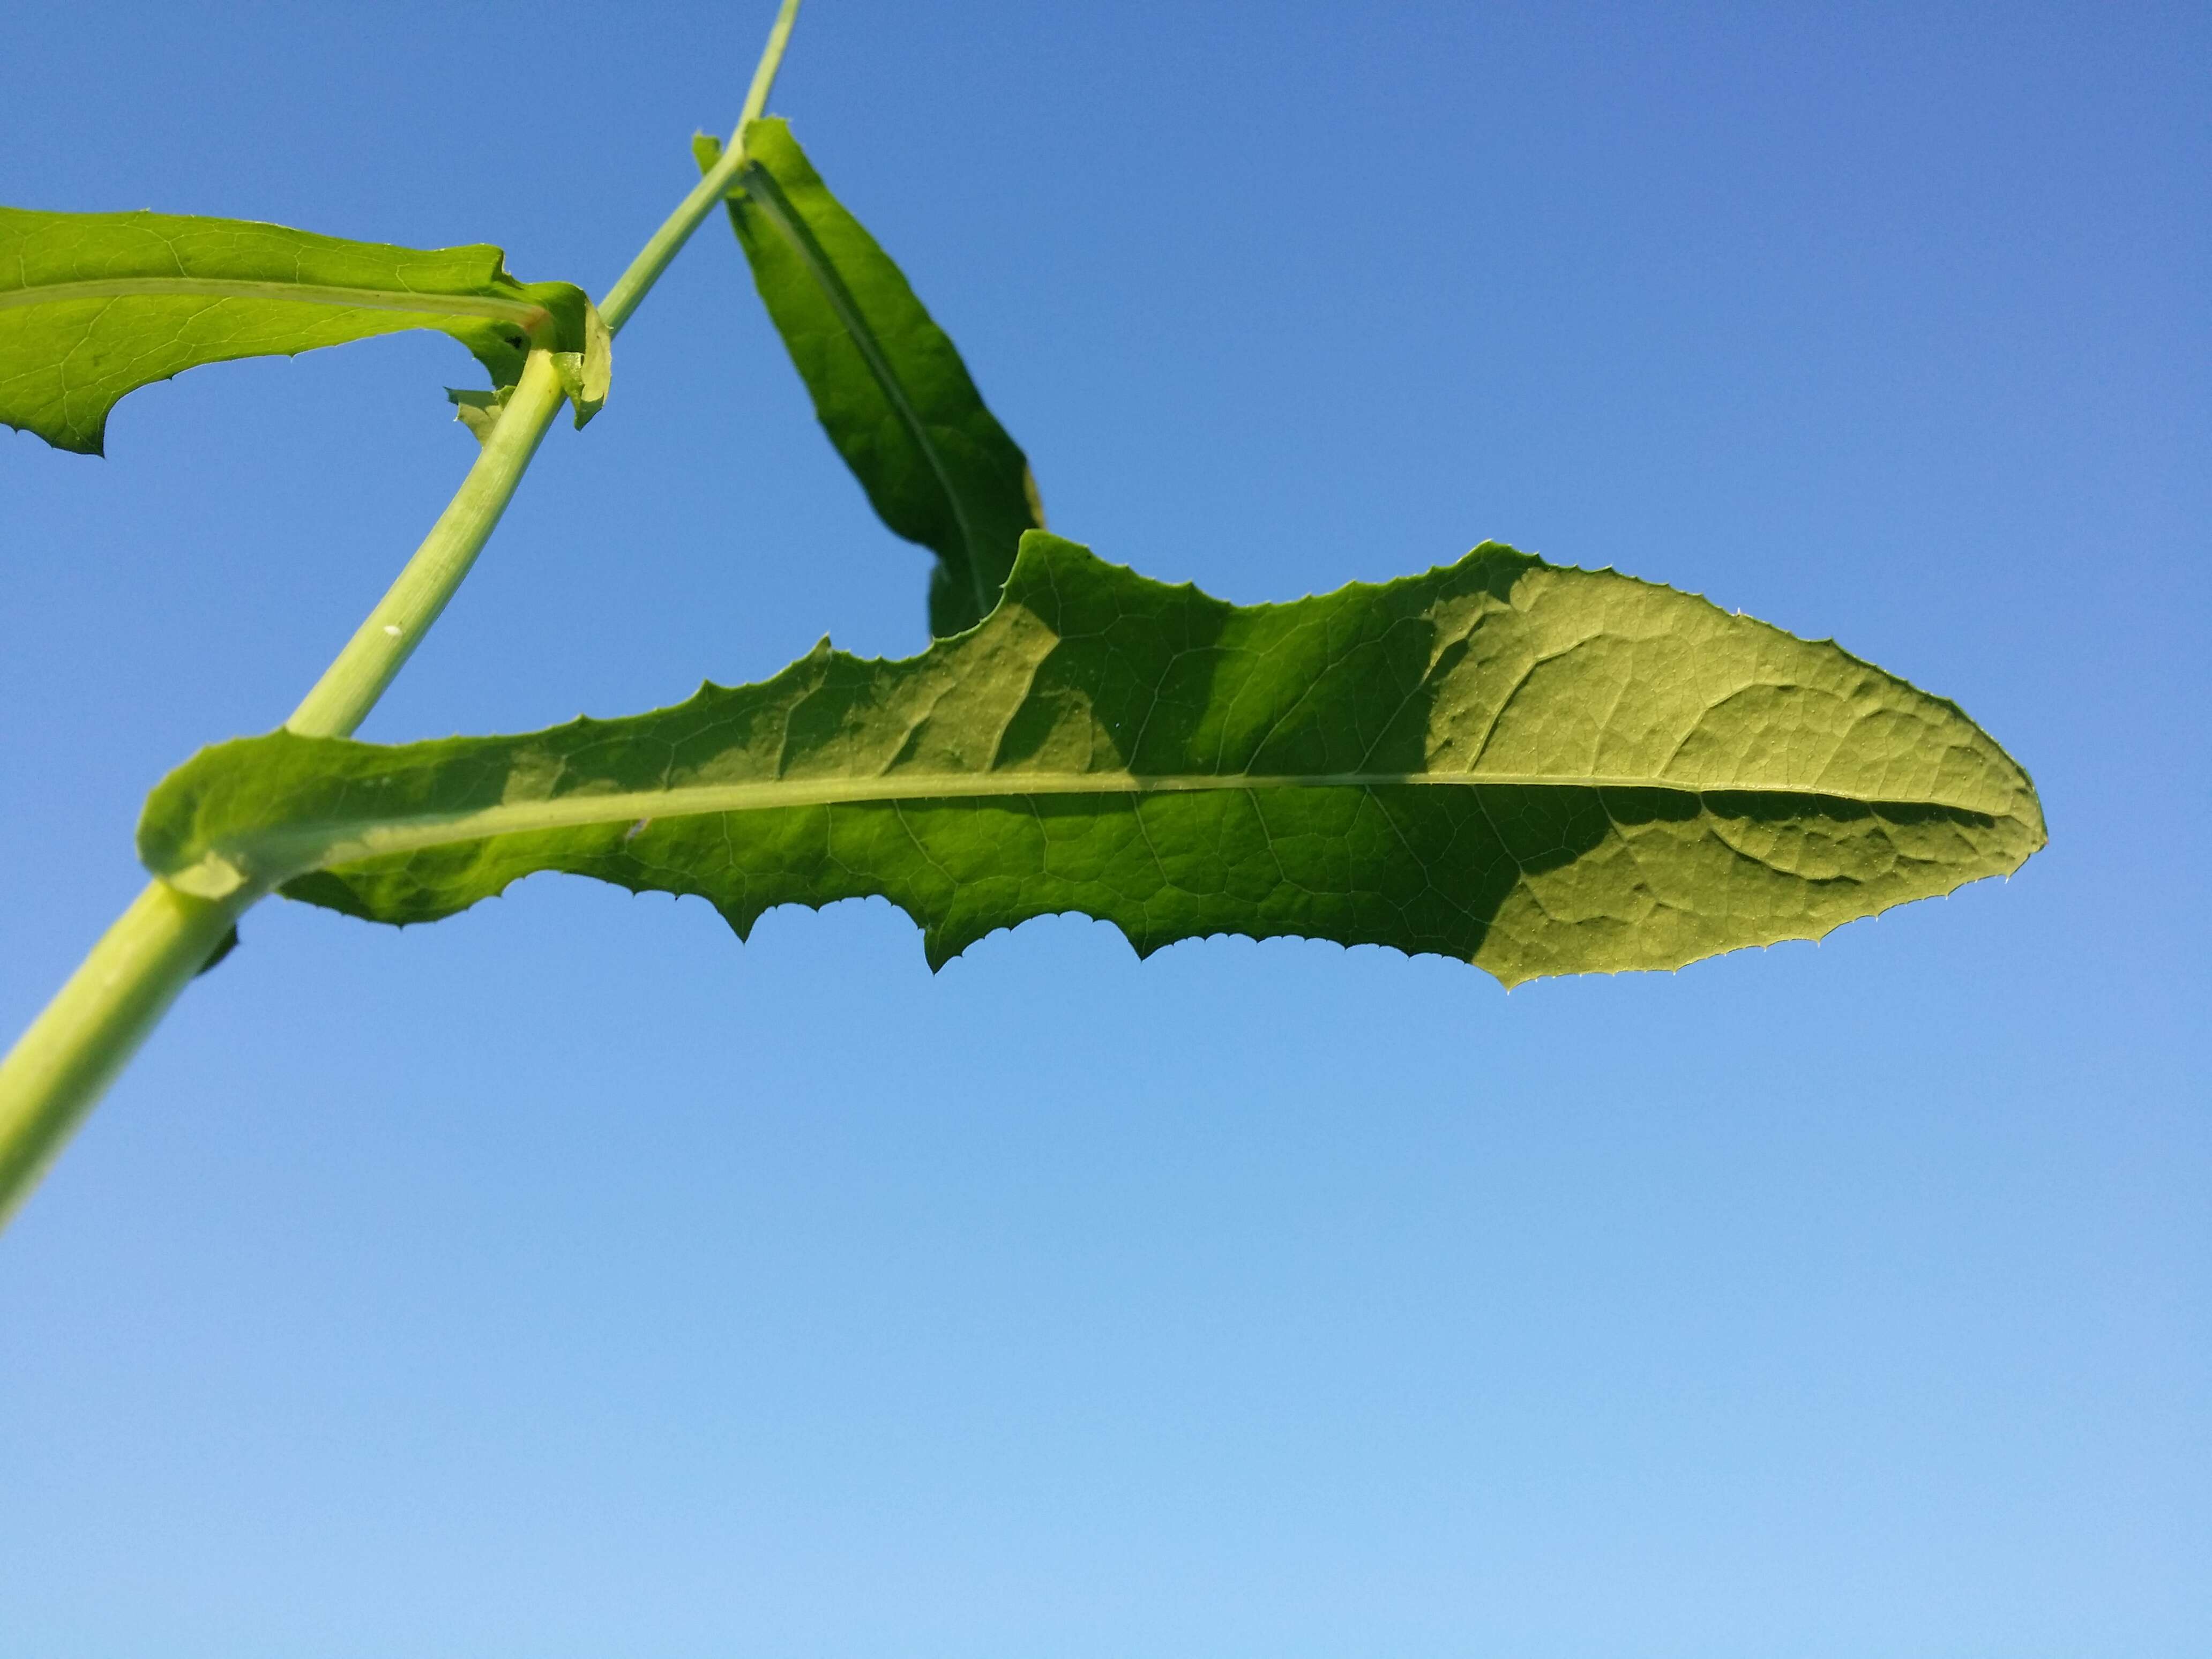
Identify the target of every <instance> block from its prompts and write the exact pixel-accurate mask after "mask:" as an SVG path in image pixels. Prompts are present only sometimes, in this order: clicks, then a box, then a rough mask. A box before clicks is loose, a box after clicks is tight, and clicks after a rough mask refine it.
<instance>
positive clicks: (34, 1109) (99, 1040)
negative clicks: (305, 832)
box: [0, 0, 799, 1226]
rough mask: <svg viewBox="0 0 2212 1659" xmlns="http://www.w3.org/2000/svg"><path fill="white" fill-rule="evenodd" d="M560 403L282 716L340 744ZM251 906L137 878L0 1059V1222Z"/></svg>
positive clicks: (763, 85) (501, 426)
mask: <svg viewBox="0 0 2212 1659" xmlns="http://www.w3.org/2000/svg"><path fill="white" fill-rule="evenodd" d="M798 15H799V0H783V3H782V6H781V9H780V10H779V11H778V12H777V14H776V19H775V27H773V28H772V29H770V30H769V38H768V46H767V48H766V50H765V51H763V53H762V54H761V60H760V65H759V67H758V68H757V70H755V71H754V73H753V80H752V85H751V87H750V89H749V90H748V91H747V93H746V94H745V102H744V112H743V114H742V115H740V116H739V118H738V126H737V130H736V131H735V132H734V133H732V136H731V140H730V145H729V149H728V150H727V151H726V153H725V155H723V157H722V160H721V162H720V165H718V166H717V167H715V168H714V171H712V172H711V173H708V174H707V175H706V177H704V178H702V179H700V181H699V182H698V184H697V185H696V186H695V187H694V188H693V190H692V191H691V193H690V195H688V196H686V197H684V200H683V202H682V203H681V204H679V205H678V208H677V209H676V210H675V212H673V213H671V214H670V215H669V216H668V218H667V219H666V220H665V222H663V223H662V225H661V227H660V228H659V229H658V230H656V231H655V232H653V235H652V237H651V238H650V239H649V240H647V243H646V245H645V246H644V247H643V248H641V249H640V250H639V252H638V255H637V258H635V259H633V260H631V261H630V265H629V270H625V271H624V272H623V274H622V276H621V277H620V279H619V280H617V282H616V283H615V285H614V286H613V288H611V289H609V290H608V291H607V296H606V298H605V299H604V300H602V301H600V302H599V313H600V314H601V316H603V317H604V318H605V319H606V325H607V327H608V329H609V331H619V330H620V329H621V328H622V326H623V324H624V323H626V322H628V321H629V318H630V315H631V313H633V312H635V310H636V309H637V307H638V304H639V302H640V301H642V300H643V299H644V298H645V296H646V295H647V293H648V292H649V291H650V290H651V289H652V288H653V283H655V282H656V281H658V280H659V276H660V273H661V272H662V271H664V270H666V269H667V268H668V264H669V261H671V259H673V258H675V257H676V254H677V252H678V250H679V249H680V248H682V247H683V246H684V242H685V241H686V240H688V239H689V238H690V234H691V233H692V232H693V231H695V230H696V229H697V228H699V224H700V222H701V221H702V220H703V219H704V218H705V217H706V216H707V215H708V213H709V212H711V211H712V210H714V206H715V204H717V203H719V202H720V200H721V199H722V197H724V196H725V195H726V193H727V192H728V191H729V188H730V186H731V185H732V183H733V182H735V180H736V178H737V175H738V170H739V169H740V168H742V167H744V159H745V158H744V143H742V140H743V138H744V131H745V127H746V125H747V124H748V123H750V122H751V121H753V120H755V119H757V118H758V117H759V115H760V113H761V112H762V111H763V109H764V108H765V107H766V106H767V104H768V94H769V88H770V87H772V86H773V85H774V84H775V75H776V70H777V69H778V68H779V67H780V66H781V64H782V62H783V53H784V47H785V46H786V45H787V43H788V42H789V40H790V39H791V28H792V24H793V21H794V20H795V19H796V18H797V16H798ZM561 404H562V391H561V385H560V380H559V378H558V376H557V375H556V374H555V372H554V367H553V362H552V360H551V358H550V356H548V355H547V354H546V353H544V352H543V351H533V352H532V353H531V354H530V357H529V360H528V362H526V364H525V366H524V368H523V371H522V376H521V380H520V382H519V383H518V384H517V386H516V387H515V389H514V392H513V395H512V396H511V397H510V398H508V400H507V406H506V408H505V409H504V410H502V411H501V415H500V417H499V420H498V422H497V424H495V426H494V427H493V428H492V431H491V435H490V436H489V440H488V441H486V442H485V444H484V446H483V449H482V450H481V451H480V452H479V453H478V454H477V459H476V464H475V465H473V466H471V468H470V469H469V475H468V477H466V478H465V479H464V480H463V481H462V483H461V487H460V489H459V490H458V491H457V492H456V493H455V494H454V496H453V501H451V502H450V503H449V504H448V505H447V507H446V510H445V511H444V512H443V513H440V514H439V515H438V521H437V523H436V524H435V525H433V526H431V529H430V533H429V534H428V536H426V537H425V538H423V540H422V546H420V547H419V548H417V549H416V552H415V556H414V557H412V558H411V559H410V560H409V561H408V562H407V564H406V567H405V568H404V569H403V570H401V572H400V573H399V576H398V580H396V581H394V582H393V583H392V586H391V588H390V590H389V591H388V592H386V594H385V596H384V597H383V598H382V599H380V600H379V601H378V602H377V605H376V608H375V609H374V611H370V612H369V614H368V620H367V621H365V622H364V623H362V625H361V627H360V628H359V629H357V630H356V632H355V634H354V636H353V638H352V639H351V640H349V641H347V643H346V647H345V649H343V651H341V652H339V653H338V655H337V659H336V660H335V661H334V662H332V663H331V665H330V667H329V668H328V669H327V670H325V671H324V673H323V676H322V678H320V679H319V680H317V681H316V682H315V684H314V687H313V690H310V691H309V692H308V693H307V696H306V697H305V698H304V699H302V700H301V703H300V706H299V708H296V709H295V710H294V711H293V713H292V716H291V718H290V719H289V720H287V721H286V722H285V724H286V726H289V728H290V729H291V730H292V731H295V732H301V733H303V734H306V735H309V736H319V737H343V736H345V735H347V734H348V733H349V732H352V731H353V729H354V728H355V727H356V726H358V725H360V724H361V721H362V718H363V717H364V716H365V715H366V714H368V711H369V710H370V709H371V708H374V706H375V704H376V700H377V699H378V698H379V697H380V696H382V695H383V694H384V690H385V688H386V686H388V685H390V684H392V680H393V678H395V677H397V676H398V672H399V671H400V669H401V667H402V666H404V665H405V663H406V661H407V659H408V658H409V657H410V656H411V655H412V654H413V653H414V650H415V647H416V646H417V645H418V644H420V643H421V642H422V636H423V635H424V634H426V633H428V631H429V628H430V625H431V623H435V622H436V621H437V619H438V617H439V614H440V613H441V611H444V610H445V608H446V604H447V601H448V600H449V599H452V598H453V592H454V590H455V589H457V588H458V587H459V586H460V585H461V580H462V579H463V578H464V577H465V576H466V575H467V574H469V568H470V567H471V565H473V564H474V563H475V562H476V559H477V554H478V553H479V552H481V551H482V550H483V545H484V543H485V542H486V541H488V540H489V538H490V536H491V532H492V530H493V528H494V526H496V525H497V524H498V523H499V518H500V514H501V513H503V512H505V511H506V510H507V502H508V501H510V500H512V499H513V495H514V491H515V487H516V486H517V485H518V484H520V483H521V481H522V475H523V472H524V471H525V470H526V468H527V467H528V466H529V465H530V460H531V458H532V456H533V455H535V454H536V453H538V444H539V443H540V442H542V441H544V436H545V433H546V430H547V428H550V426H551V425H552V423H553V417H554V416H555V415H556V413H558V412H559V410H560V408H561ZM262 896H264V890H260V889H257V888H250V887H249V888H246V889H242V890H240V891H238V892H236V893H234V894H231V895H230V896H228V897H226V898H223V899H221V900H209V899H201V898H194V897H192V896H190V895H189V894H185V893H179V892H177V891H175V890H173V889H172V888H169V887H167V886H166V885H164V884H162V883H161V882H158V881H157V882H154V883H151V884H149V885H148V886H147V888H146V890H144V891H143V892H142V893H140V894H139V895H138V896H137V899H136V900H134V901H133V902H132V903H131V908H129V909H127V910H125V912H124V913H123V915H121V916H120V917H118V919H117V920H116V921H115V923H114V925H113V926H112V927H109V928H108V930H107V932H106V933H104V934H103V935H101V937H100V943H99V944H97V945H94V946H93V948H92V952H91V954H90V955H88V957H86V958H85V959H84V961H83V963H82V964H80V965H79V967H78V968H77V970H76V972H75V973H74V974H72V975H70V978H69V981H68V982H67V983H66V984H64V986H63V987H62V988H61V989H60V991H59V992H58V993H57V994H55V996H54V999H53V1000H52V1002H50V1003H48V1004H47V1005H46V1009H45V1011H44V1012H41V1013H40V1016H39V1017H38V1018H37V1019H36V1020H34V1021H33V1022H32V1024H31V1027H30V1029H29V1030H27V1031H25V1032H24V1033H23V1035H22V1036H21V1039H19V1040H18V1041H17V1042H16V1044H15V1047H14V1048H12V1049H10V1050H9V1053H8V1056H7V1058H6V1059H5V1060H0V1226H4V1225H6V1224H7V1222H8V1219H9V1217H11V1216H12V1215H13V1214H14V1213H15V1211H16V1209H17V1208H18V1207H19V1206H21V1204H22V1202H23V1200H24V1199H26V1198H27V1197H28V1196H29V1195H30V1193H31V1190H32V1188H34V1187H36V1186H37V1185H38V1182H39V1179H40V1176H43V1175H44V1174H45V1173H46V1170H47V1168H48V1167H49V1166H50V1165H51V1164H52V1163H53V1160H54V1159H55V1158H56V1157H58V1155H59V1153H60V1152H61V1149H62V1148H63V1146H65V1145H66V1144H67V1143H68V1141H69V1138H70V1135H71V1134H72V1133H75V1132H76V1127H77V1126H78V1125H79V1124H80V1123H82V1122H83V1121H84V1119H85V1117H86V1115H88V1113H90V1111H91V1110H92V1109H93V1107H94V1105H95V1104H96V1103H98V1102H99V1099H100V1095H101V1094H102V1093H103V1092H104V1091H106V1087H107V1085H109V1084H110V1083H111V1082H112V1081H113V1080H114V1079H115V1077H116V1075H117V1074H118V1073H120V1072H121V1071H122V1069H123V1067H124V1066H125V1064H126V1063H127V1062H128V1061H129V1060H130V1059H131V1055H132V1054H134V1053H136V1052H137V1048H138V1045H139V1044H140V1043H141V1042H144V1041H145V1039H146V1036H147V1034H148V1033H149V1032H150V1031H151V1030H153V1029H154V1027H155V1025H156V1024H159V1023H160V1021H161V1016H162V1015H163V1014H164V1013H166V1012H167V1011H168V1007H169V1005H170V1004H171V1003H173V1002H174V1001H175V1000H177V996H178V994H179V993H180V992H181V991H182V990H183V989H184V988H185V985H186V984H188V983H189V982H190V981H191V978H192V975H195V974H197V972H198V971H199V970H200V969H201V967H202V966H203V965H204V964H205V963H206V962H207V961H208V959H209V958H210V957H211V956H212V955H214V954H215V952H216V951H217V950H218V949H219V948H220V947H221V946H222V942H223V940H224V939H225V938H226V937H227V936H228V933H229V932H230V929H231V928H232V927H233V926H234V924H235V923H236V922H237V921H238V918H239V917H240V915H243V914H244V913H245V912H246V910H247V909H248V908H251V907H252V905H253V904H254V903H255V902H257V901H258V900H259V899H260V898H261V897H262Z"/></svg>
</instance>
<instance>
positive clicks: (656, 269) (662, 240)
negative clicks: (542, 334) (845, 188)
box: [599, 0, 799, 334]
mask: <svg viewBox="0 0 2212 1659" xmlns="http://www.w3.org/2000/svg"><path fill="white" fill-rule="evenodd" d="M798 18H799V0H783V8H782V9H781V10H780V11H778V12H777V13H776V15H775V27H773V28H771V29H770V30H769V32H768V46H766V48H765V49H764V50H763V52H761V59H760V64H759V67H758V68H757V69H755V70H753V83H752V85H751V86H750V88H747V89H746V92H745V103H744V111H743V112H742V113H741V114H739V115H738V127H737V131H735V132H733V133H732V134H731V136H730V142H729V144H728V146H727V147H726V149H724V150H723V152H722V159H721V160H720V161H719V162H717V163H716V164H715V166H714V168H713V170H712V171H710V172H708V173H707V174H706V175H705V176H704V177H702V179H700V180H699V182H698V183H697V184H696V185H693V186H692V189H691V193H690V195H689V196H686V197H684V200H683V201H682V202H681V203H680V204H678V206H677V209H676V211H675V212H673V213H671V214H670V215H669V216H668V217H667V218H666V219H665V220H663V221H662V222H661V226H660V228H659V230H656V231H654V232H653V235H652V237H651V238H650V239H649V240H647V243H646V245H645V246H643V247H642V248H640V249H639V250H638V255H637V258H635V259H633V260H631V261H630V264H629V270H625V271H624V272H623V274H622V276H620V277H619V278H618V279H617V281H616V283H615V285H614V286H613V287H612V288H611V289H608V290H607V297H606V298H605V299H604V300H602V301H599V315H600V316H602V317H604V318H605V319H606V324H607V329H608V331H609V332H611V333H617V334H618V333H620V332H621V331H622V325H623V324H624V323H626V322H628V321H629V317H630V313H632V312H634V311H635V310H636V309H637V302H638V301H640V300H642V299H643V298H644V297H645V295H646V292H647V289H650V288H652V286H653V283H655V282H657V281H659V277H660V273H661V272H662V271H664V270H667V269H668V262H669V261H670V260H671V259H673V258H675V257H676V252H677V250H678V248H680V247H682V246H684V242H685V241H686V240H688V239H689V238H690V234H691V233H692V232H693V231H695V230H696V229H698V228H699V222H700V221H701V220H702V219H704V218H705V217H706V216H708V214H709V213H712V212H713V211H714V205H715V204H716V203H718V202H720V200H721V199H722V198H723V197H725V196H727V195H728V194H729V193H730V186H731V185H733V184H735V183H736V182H737V179H738V171H739V170H740V169H741V168H743V167H744V164H745V155H744V149H745V147H744V136H745V129H746V128H747V127H748V126H750V125H752V124H753V123H754V122H755V121H757V120H758V119H760V116H761V112H762V111H763V110H764V109H766V108H767V107H768V94H769V88H772V87H773V86H775V74H776V71H777V70H780V69H781V68H782V67H783V49H784V47H785V46H788V45H789V44H790V41H791V26H792V25H793V23H794V22H796V21H798Z"/></svg>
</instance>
